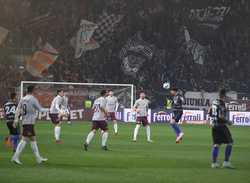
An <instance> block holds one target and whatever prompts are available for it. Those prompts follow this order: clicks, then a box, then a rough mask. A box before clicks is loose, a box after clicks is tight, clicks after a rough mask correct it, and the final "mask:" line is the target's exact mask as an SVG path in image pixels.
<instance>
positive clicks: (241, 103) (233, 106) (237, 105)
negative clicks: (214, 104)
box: [226, 100, 250, 111]
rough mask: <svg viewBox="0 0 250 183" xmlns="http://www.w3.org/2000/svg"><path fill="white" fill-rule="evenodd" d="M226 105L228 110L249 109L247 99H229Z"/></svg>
mask: <svg viewBox="0 0 250 183" xmlns="http://www.w3.org/2000/svg"><path fill="white" fill-rule="evenodd" d="M226 107H227V109H228V110H229V111H250V101H249V100H231V101H230V102H227V103H226Z"/></svg>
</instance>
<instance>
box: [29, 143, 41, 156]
mask: <svg viewBox="0 0 250 183" xmlns="http://www.w3.org/2000/svg"><path fill="white" fill-rule="evenodd" d="M30 146H31V149H32V151H33V153H34V155H35V157H36V159H41V156H40V153H39V150H38V147H37V142H36V141H30Z"/></svg>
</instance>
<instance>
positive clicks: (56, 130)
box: [54, 126, 61, 140]
mask: <svg viewBox="0 0 250 183" xmlns="http://www.w3.org/2000/svg"><path fill="white" fill-rule="evenodd" d="M54 131H55V139H56V140H60V134H61V127H60V126H55V130H54Z"/></svg>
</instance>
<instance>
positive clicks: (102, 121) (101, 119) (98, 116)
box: [84, 90, 108, 151]
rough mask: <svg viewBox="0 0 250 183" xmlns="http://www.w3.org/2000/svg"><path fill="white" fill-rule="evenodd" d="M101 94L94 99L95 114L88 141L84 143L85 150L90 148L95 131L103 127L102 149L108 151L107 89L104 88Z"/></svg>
mask: <svg viewBox="0 0 250 183" xmlns="http://www.w3.org/2000/svg"><path fill="white" fill-rule="evenodd" d="M100 94H101V96H100V97H99V98H97V99H96V100H95V101H94V104H93V107H92V109H93V110H94V114H93V117H92V130H91V131H90V132H89V134H88V136H87V138H86V141H85V143H84V149H85V151H87V150H88V146H89V144H90V142H91V140H92V139H93V137H94V136H95V133H96V131H97V130H98V129H101V136H102V141H101V145H102V149H103V150H105V151H107V150H108V148H107V140H108V124H107V122H106V117H107V112H106V103H107V101H106V98H105V97H106V95H107V91H106V90H102V91H101V93H100Z"/></svg>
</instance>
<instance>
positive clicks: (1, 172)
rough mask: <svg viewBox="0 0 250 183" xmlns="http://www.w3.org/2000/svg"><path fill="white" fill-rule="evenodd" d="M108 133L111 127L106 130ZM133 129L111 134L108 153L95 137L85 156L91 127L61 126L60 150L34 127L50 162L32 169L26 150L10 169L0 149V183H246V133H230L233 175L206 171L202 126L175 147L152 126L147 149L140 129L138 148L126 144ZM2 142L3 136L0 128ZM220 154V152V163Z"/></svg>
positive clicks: (45, 126)
mask: <svg viewBox="0 0 250 183" xmlns="http://www.w3.org/2000/svg"><path fill="white" fill-rule="evenodd" d="M109 126H110V129H112V127H111V124H110V125H109ZM133 128H134V125H133V124H120V126H119V135H118V136H114V135H113V133H110V136H109V141H108V143H109V148H110V151H108V152H104V151H102V150H101V149H100V135H99V133H98V134H97V135H96V137H95V138H94V141H93V143H92V144H91V146H90V149H89V151H88V152H84V151H83V150H82V143H83V139H84V138H85V137H86V135H87V133H88V131H89V129H90V123H89V122H84V123H75V124H72V125H67V124H63V127H62V138H63V140H64V144H62V145H58V144H55V143H54V140H53V126H52V124H50V123H46V122H43V123H38V124H37V126H36V133H37V135H38V145H39V148H40V153H41V154H42V156H44V157H47V158H48V159H49V161H48V162H47V163H45V164H42V165H37V164H36V162H35V158H34V156H33V154H32V152H31V150H30V146H29V145H27V146H26V149H25V151H24V153H23V154H22V156H21V161H22V162H23V165H22V166H17V165H14V164H12V163H10V158H11V155H12V153H11V151H10V149H6V148H5V147H4V145H3V143H1V145H0V182H1V183H14V182H15V183H21V182H23V183H39V182H45V183H57V182H58V183H59V182H60V183H69V182H75V183H81V182H84V183H105V182H108V183H123V182H131V183H140V182H143V183H147V182H149V183H156V182H157V183H158V182H159V183H186V182H187V183H196V182H197V183H200V182H202V183H213V182H214V183H215V182H220V183H224V182H225V183H236V182H237V183H249V182H250V173H249V172H250V136H249V134H250V133H249V132H250V128H243V127H232V128H231V131H232V134H233V137H234V139H235V145H234V149H233V155H232V162H233V164H234V166H235V167H236V169H235V170H228V169H217V170H214V169H211V168H210V147H211V135H210V134H211V132H210V129H209V127H207V126H188V125H185V126H183V127H182V128H183V130H184V132H185V138H184V140H183V142H182V143H181V144H175V137H174V134H173V132H172V129H170V128H169V127H168V126H167V125H166V124H154V125H152V138H153V140H154V143H153V144H148V143H147V142H146V140H145V139H146V138H145V130H144V129H143V128H141V129H140V135H139V138H138V142H137V143H133V142H131V136H132V131H133ZM110 131H111V130H110ZM0 134H1V139H3V138H4V136H5V135H6V134H7V131H6V126H5V123H3V122H2V123H0ZM223 155H224V148H223V149H221V151H220V161H223Z"/></svg>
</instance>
